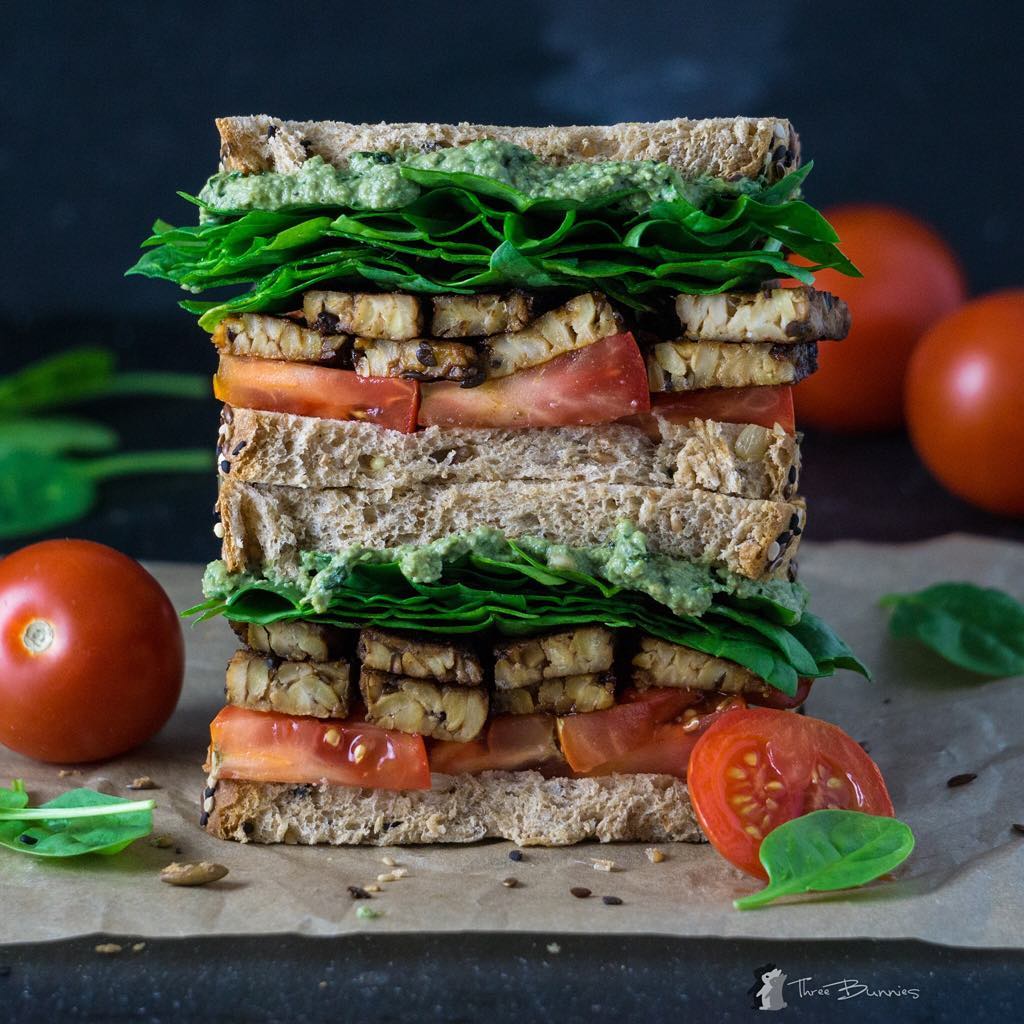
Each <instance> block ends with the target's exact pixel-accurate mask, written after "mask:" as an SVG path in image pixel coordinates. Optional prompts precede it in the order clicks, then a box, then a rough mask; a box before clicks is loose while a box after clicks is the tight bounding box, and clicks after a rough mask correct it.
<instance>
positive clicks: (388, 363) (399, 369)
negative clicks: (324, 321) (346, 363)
mask: <svg viewBox="0 0 1024 1024" xmlns="http://www.w3.org/2000/svg"><path fill="white" fill-rule="evenodd" d="M353 351H354V354H353V364H354V366H355V371H356V373H357V374H359V376H360V377H406V378H410V379H412V380H423V381H432V380H455V381H463V382H466V381H474V382H477V383H482V382H483V379H484V373H483V370H482V369H481V367H480V365H479V364H480V353H479V351H477V349H475V348H474V347H473V346H472V345H467V344H465V343H463V342H457V341H433V340H431V339H429V338H416V339H414V340H412V341H382V340H379V339H375V338H356V340H355V343H354V345H353Z"/></svg>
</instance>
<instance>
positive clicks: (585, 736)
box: [558, 701, 657, 772]
mask: <svg viewBox="0 0 1024 1024" xmlns="http://www.w3.org/2000/svg"><path fill="white" fill-rule="evenodd" d="M656 724H657V721H656V718H655V715H654V712H653V710H652V708H651V707H650V705H649V704H647V703H646V702H643V701H638V702H635V703H625V704H617V705H616V706H615V707H613V708H608V710H607V711H587V712H582V713H580V714H576V715H566V716H564V717H561V718H559V719H558V741H559V743H560V744H561V747H562V753H563V754H565V759H566V761H568V762H569V767H570V768H572V770H573V771H574V772H590V771H593V770H594V769H595V768H596V767H597V766H598V765H603V764H607V763H608V762H609V761H615V760H617V759H618V758H621V757H624V756H625V755H626V754H628V753H629V752H630V751H631V750H635V749H636V748H637V747H642V746H645V745H646V744H647V743H650V742H651V740H652V739H653V738H654V727H655V725H656Z"/></svg>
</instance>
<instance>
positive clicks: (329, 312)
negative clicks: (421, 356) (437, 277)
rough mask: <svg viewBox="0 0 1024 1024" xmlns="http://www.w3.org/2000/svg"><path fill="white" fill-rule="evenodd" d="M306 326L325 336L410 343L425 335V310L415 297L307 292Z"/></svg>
mask: <svg viewBox="0 0 1024 1024" xmlns="http://www.w3.org/2000/svg"><path fill="white" fill-rule="evenodd" d="M302 310H303V313H304V314H305V317H306V323H307V324H309V326H310V327H311V328H313V329H314V330H318V331H321V332H322V333H324V334H354V335H358V336H359V337H363V338H382V339H386V340H390V341H410V340H412V339H413V338H418V337H420V335H422V334H423V309H422V306H421V305H420V300H419V299H418V298H417V297H416V296H415V295H407V294H405V293H404V292H390V293H388V294H382V295H377V294H373V293H364V292H325V291H312V292H306V294H305V295H304V296H303V300H302Z"/></svg>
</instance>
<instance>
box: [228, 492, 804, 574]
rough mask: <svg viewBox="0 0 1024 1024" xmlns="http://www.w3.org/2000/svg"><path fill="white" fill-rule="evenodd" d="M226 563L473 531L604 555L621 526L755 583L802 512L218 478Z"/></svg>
mask: <svg viewBox="0 0 1024 1024" xmlns="http://www.w3.org/2000/svg"><path fill="white" fill-rule="evenodd" d="M218 510H219V512H220V517H221V524H222V526H223V529H224V543H223V548H222V557H223V558H224V561H225V562H226V563H227V566H228V569H229V570H231V571H238V570H259V569H260V568H261V567H263V566H267V565H273V566H274V568H275V569H276V571H277V572H278V573H281V574H284V575H286V576H287V575H290V574H292V573H294V572H295V570H296V569H297V567H298V556H299V552H301V551H327V552H330V551H340V550H343V549H345V548H348V547H351V546H353V545H359V546H365V547H372V548H383V547H395V546H398V545H401V544H423V543H426V542H428V541H431V540H435V539H437V538H439V537H444V536H447V535H448V534H452V533H461V532H464V531H468V530H472V529H474V528H476V527H479V526H490V527H494V528H496V529H500V530H503V531H504V532H505V534H506V535H507V536H509V537H521V536H524V535H530V534H532V535H539V536H543V537H547V538H549V539H550V540H553V541H556V542H558V543H562V544H571V545H573V546H576V547H586V546H591V545H597V544H603V543H604V542H605V541H606V540H607V539H608V537H609V535H610V534H611V532H612V530H613V529H614V528H615V526H616V524H617V523H618V522H619V521H620V520H623V519H628V520H631V521H632V522H634V523H636V524H637V525H638V526H639V527H640V529H642V530H643V531H644V532H645V533H646V534H647V538H648V543H649V545H650V547H651V550H653V551H655V552H661V553H663V554H666V555H671V556H673V557H676V558H686V559H690V560H692V561H696V562H700V563H703V564H707V565H717V566H722V567H724V568H727V569H731V570H733V571H734V572H737V573H739V574H740V575H743V576H747V577H750V578H753V579H757V578H760V577H762V576H765V575H767V574H769V573H781V572H784V571H785V569H786V566H787V565H788V562H789V560H790V558H791V557H792V556H793V554H794V553H795V551H796V548H797V545H798V540H799V538H798V537H796V536H794V535H793V533H792V526H791V524H792V523H794V522H800V524H801V528H802V518H801V517H802V515H803V510H802V508H801V507H800V506H799V505H797V504H793V503H790V502H785V501H755V500H752V499H748V498H732V497H728V496H726V495H721V494H711V493H709V492H707V491H700V490H695V491H690V490H686V489H684V488H681V487H637V486H634V485H630V484H582V485H576V486H566V484H564V483H562V482H556V483H533V482H530V483H527V482H522V481H509V482H502V483H466V484H457V485H425V486H422V487H417V488H413V489H409V490H402V491H398V490H396V491H391V492H389V491H381V490H354V489H350V488H328V489H316V490H314V489H304V488H300V487H280V486H276V485H267V484H249V483H244V482H242V481H240V480H236V479H234V478H233V477H231V476H230V475H228V476H223V477H222V478H221V485H220V496H219V499H218Z"/></svg>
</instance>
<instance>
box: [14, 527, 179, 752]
mask: <svg viewBox="0 0 1024 1024" xmlns="http://www.w3.org/2000/svg"><path fill="white" fill-rule="evenodd" d="M184 674H185V645H184V641H183V638H182V633H181V625H180V622H179V619H178V615H177V613H176V612H175V610H174V606H173V605H172V604H171V602H170V599H169V598H168V597H167V595H166V594H165V593H164V591H163V589H162V588H161V586H160V584H159V583H157V581H156V580H155V579H153V577H152V576H150V574H149V573H148V572H146V570H145V569H143V568H142V566H141V565H139V563H138V562H136V561H135V560H134V559H131V558H129V557H128V556H127V555H123V554H121V553H120V552H119V551H115V550H114V549H113V548H109V547H106V546H105V545H103V544H94V543H93V542H91V541H84V540H48V541H43V542H42V543H40V544H32V545H29V546H28V547H25V548H22V549H21V550H20V551H15V552H14V553H12V554H10V555H7V556H6V557H5V558H4V559H3V560H0V743H2V744H4V745H5V746H7V747H10V748H11V749H12V750H16V751H18V752H19V753H21V754H25V755H26V756H28V757H34V758H37V759H38V760H41V761H51V762H55V763H60V764H69V763H80V762H87V761H98V760H102V759H104V758H109V757H114V756H116V755H117V754H123V753H125V752H126V751H128V750H131V749H132V748H133V747H136V746H138V745H139V744H140V743H143V742H144V741H145V740H147V739H149V738H150V737H151V736H152V735H153V734H154V733H156V732H157V731H158V730H159V729H160V727H161V726H162V725H163V724H164V722H166V721H167V719H168V718H169V717H170V715H171V712H172V711H173V710H174V707H175V705H176V704H177V702H178V697H179V695H180V693H181V684H182V679H183V678H184Z"/></svg>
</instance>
